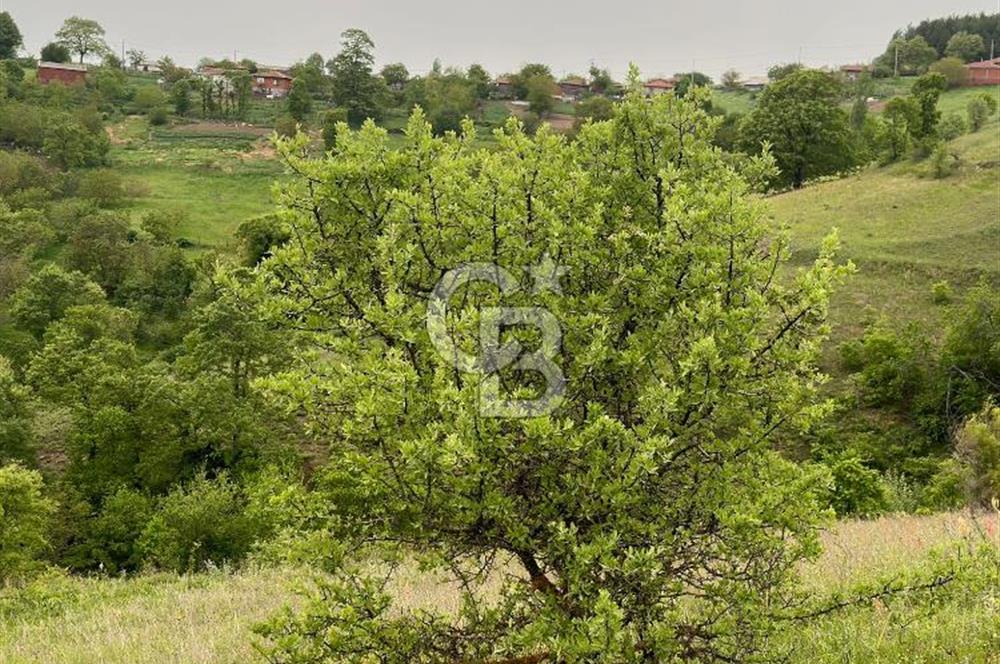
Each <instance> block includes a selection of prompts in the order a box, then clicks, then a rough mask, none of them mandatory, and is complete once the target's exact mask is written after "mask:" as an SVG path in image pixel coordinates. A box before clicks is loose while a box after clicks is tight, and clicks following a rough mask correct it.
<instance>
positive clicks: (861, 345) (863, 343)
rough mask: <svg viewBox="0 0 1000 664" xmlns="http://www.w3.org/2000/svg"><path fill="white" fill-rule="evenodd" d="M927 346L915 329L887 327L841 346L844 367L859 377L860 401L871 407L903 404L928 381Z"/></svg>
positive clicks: (868, 332) (875, 328)
mask: <svg viewBox="0 0 1000 664" xmlns="http://www.w3.org/2000/svg"><path fill="white" fill-rule="evenodd" d="M925 356H926V347H925V346H924V345H923V344H922V343H921V341H920V335H919V333H917V331H916V330H913V329H907V330H904V331H903V332H902V333H897V332H896V331H895V330H893V329H891V328H890V327H889V326H887V325H881V324H880V325H877V326H875V327H873V328H871V329H869V330H868V331H866V332H865V334H864V336H863V337H862V338H861V340H860V341H853V342H848V343H846V344H844V345H843V346H841V358H842V360H843V362H844V367H845V368H846V369H847V370H848V371H851V372H853V373H856V374H857V377H856V379H857V384H858V389H859V393H860V396H861V399H862V400H863V401H864V402H865V403H867V404H868V405H872V406H889V405H901V404H903V403H906V402H908V401H909V399H910V398H911V397H912V396H913V395H915V394H917V393H918V392H920V391H921V390H922V389H923V387H924V386H925V384H926V382H927V377H926V371H925V368H924V364H925Z"/></svg>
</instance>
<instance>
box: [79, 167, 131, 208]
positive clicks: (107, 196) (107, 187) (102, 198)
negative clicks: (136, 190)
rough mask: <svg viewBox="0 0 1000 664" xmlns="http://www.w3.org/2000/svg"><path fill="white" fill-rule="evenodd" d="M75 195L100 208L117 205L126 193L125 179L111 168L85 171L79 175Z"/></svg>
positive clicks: (122, 200) (121, 201)
mask: <svg viewBox="0 0 1000 664" xmlns="http://www.w3.org/2000/svg"><path fill="white" fill-rule="evenodd" d="M76 195H77V196H79V197H80V198H83V199H86V200H88V201H91V202H93V203H94V205H96V206H97V207H100V208H113V207H118V206H119V205H121V204H122V203H123V202H124V200H125V197H126V195H127V192H126V190H125V180H124V179H123V178H122V176H121V175H119V173H118V172H117V171H113V170H111V169H105V168H102V169H96V170H92V171H87V172H86V173H83V174H82V175H81V176H80V180H79V182H78V183H77V188H76Z"/></svg>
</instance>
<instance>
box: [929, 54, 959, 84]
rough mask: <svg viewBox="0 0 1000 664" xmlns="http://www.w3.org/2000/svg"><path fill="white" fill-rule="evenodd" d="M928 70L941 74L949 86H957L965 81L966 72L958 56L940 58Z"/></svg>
mask: <svg viewBox="0 0 1000 664" xmlns="http://www.w3.org/2000/svg"><path fill="white" fill-rule="evenodd" d="M929 71H931V72H935V73H938V74H941V75H942V76H944V77H945V80H947V81H948V87H949V88H957V87H959V86H961V85H962V84H963V83H965V79H966V77H967V75H968V72H967V71H966V69H965V65H964V64H963V63H962V61H961V60H959V59H958V58H951V57H949V58H941V59H940V60H938V61H937V62H935V63H934V64H932V65H931V66H930V69H929Z"/></svg>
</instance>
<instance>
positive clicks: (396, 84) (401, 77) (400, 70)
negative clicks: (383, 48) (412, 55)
mask: <svg viewBox="0 0 1000 664" xmlns="http://www.w3.org/2000/svg"><path fill="white" fill-rule="evenodd" d="M381 76H382V80H383V81H385V84H386V85H388V86H389V87H390V88H391V89H392V90H394V91H397V92H399V91H401V90H402V89H403V86H405V85H406V82H407V81H409V80H410V72H409V70H407V69H406V65H404V64H403V63H402V62H394V63H392V64H388V65H386V66H384V67H382V72H381Z"/></svg>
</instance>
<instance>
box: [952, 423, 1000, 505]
mask: <svg viewBox="0 0 1000 664" xmlns="http://www.w3.org/2000/svg"><path fill="white" fill-rule="evenodd" d="M955 459H956V460H957V462H958V464H959V474H960V475H961V477H962V480H963V485H964V486H963V488H964V490H965V495H966V497H967V498H968V500H969V501H970V502H972V503H974V504H976V505H979V506H981V507H987V506H989V505H990V502H991V501H992V500H994V499H996V498H998V497H1000V408H998V407H996V406H994V405H992V404H989V405H987V406H986V408H984V409H983V410H982V411H981V412H980V413H978V414H976V415H973V416H972V417H971V418H969V420H968V421H967V422H966V423H965V424H964V425H963V426H962V428H961V429H959V431H958V433H957V434H956V436H955Z"/></svg>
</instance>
